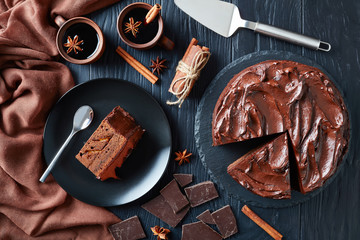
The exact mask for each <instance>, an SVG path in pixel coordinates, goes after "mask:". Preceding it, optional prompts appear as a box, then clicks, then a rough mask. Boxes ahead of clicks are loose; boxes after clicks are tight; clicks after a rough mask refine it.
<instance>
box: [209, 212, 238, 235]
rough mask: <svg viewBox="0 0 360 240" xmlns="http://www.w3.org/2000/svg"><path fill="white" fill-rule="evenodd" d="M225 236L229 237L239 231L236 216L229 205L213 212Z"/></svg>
mask: <svg viewBox="0 0 360 240" xmlns="http://www.w3.org/2000/svg"><path fill="white" fill-rule="evenodd" d="M211 216H212V217H213V219H214V221H215V223H216V226H217V228H218V229H219V231H220V233H221V235H222V237H223V238H228V237H230V236H232V235H234V234H235V233H237V232H238V228H237V224H236V218H235V216H234V213H233V211H232V210H231V207H230V206H229V205H226V206H225V207H223V208H220V209H218V210H216V211H215V212H213V213H212V214H211Z"/></svg>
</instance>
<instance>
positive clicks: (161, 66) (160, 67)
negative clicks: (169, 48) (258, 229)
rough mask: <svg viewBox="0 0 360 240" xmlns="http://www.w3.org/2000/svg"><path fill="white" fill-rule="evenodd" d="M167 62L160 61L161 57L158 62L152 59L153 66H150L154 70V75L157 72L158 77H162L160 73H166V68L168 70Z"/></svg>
mask: <svg viewBox="0 0 360 240" xmlns="http://www.w3.org/2000/svg"><path fill="white" fill-rule="evenodd" d="M165 62H166V59H163V60H160V58H159V56H157V57H156V61H154V60H152V59H151V63H152V65H151V66H149V67H150V68H152V73H155V71H156V72H157V74H158V75H160V72H162V71H164V68H167V66H166V65H165V64H164V63H165Z"/></svg>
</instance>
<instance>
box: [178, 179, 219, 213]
mask: <svg viewBox="0 0 360 240" xmlns="http://www.w3.org/2000/svg"><path fill="white" fill-rule="evenodd" d="M185 193H186V196H187V198H188V199H189V201H190V205H191V207H196V206H199V205H201V204H203V203H206V202H208V201H210V200H213V199H215V198H217V197H219V195H218V192H217V191H216V188H215V185H214V183H213V182H211V181H206V182H202V183H199V184H196V185H194V186H190V187H187V188H185Z"/></svg>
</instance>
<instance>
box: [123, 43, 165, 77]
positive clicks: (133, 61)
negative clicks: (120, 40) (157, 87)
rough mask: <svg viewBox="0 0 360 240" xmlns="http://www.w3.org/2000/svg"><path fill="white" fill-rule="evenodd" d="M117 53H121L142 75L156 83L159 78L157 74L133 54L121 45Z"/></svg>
mask: <svg viewBox="0 0 360 240" xmlns="http://www.w3.org/2000/svg"><path fill="white" fill-rule="evenodd" d="M116 52H117V54H119V55H120V56H121V57H122V58H123V59H124V60H125V61H126V62H127V63H128V64H130V66H132V67H133V68H134V69H135V70H136V71H138V72H139V73H140V74H141V75H143V76H144V77H145V78H146V79H147V80H149V81H150V82H151V83H152V84H155V83H156V81H157V80H158V79H159V78H158V77H157V76H155V75H154V74H153V73H152V72H151V71H150V70H149V69H147V67H145V66H144V65H142V64H141V63H140V62H139V61H137V60H136V59H135V58H134V57H133V56H131V55H130V54H129V53H128V52H126V51H125V50H124V49H123V48H121V47H120V46H118V47H117V49H116Z"/></svg>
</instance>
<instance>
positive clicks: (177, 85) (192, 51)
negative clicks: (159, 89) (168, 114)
mask: <svg viewBox="0 0 360 240" xmlns="http://www.w3.org/2000/svg"><path fill="white" fill-rule="evenodd" d="M197 44H198V40H196V39H195V38H193V39H192V40H191V41H190V44H189V46H188V48H187V49H186V52H185V54H184V56H183V57H182V59H181V61H180V62H179V65H178V67H177V69H176V73H175V76H174V79H173V80H172V82H171V85H170V88H169V92H170V93H172V94H174V95H175V96H176V97H177V98H178V100H177V101H176V102H170V101H168V102H167V103H168V104H171V105H173V104H179V107H181V104H182V102H183V101H184V100H185V98H187V97H188V95H189V94H190V91H191V89H192V88H193V86H194V84H195V81H196V80H197V78H198V77H199V75H200V71H201V69H202V68H203V67H204V66H205V64H206V63H207V61H208V59H209V57H210V52H209V48H207V47H201V46H199V45H197ZM199 55H200V56H201V57H200V58H199ZM180 63H181V64H180ZM180 65H182V66H181V67H180ZM184 65H186V66H187V67H185V68H184ZM190 69H191V70H190ZM184 70H186V71H185V72H184ZM189 78H192V79H190V80H189Z"/></svg>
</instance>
